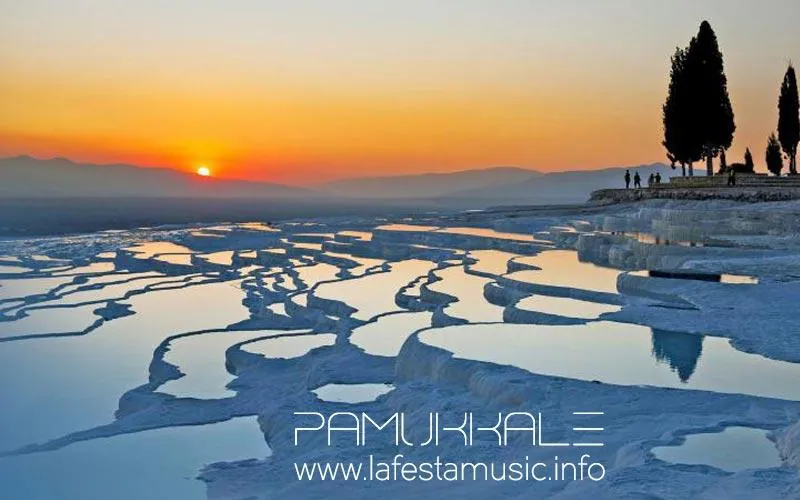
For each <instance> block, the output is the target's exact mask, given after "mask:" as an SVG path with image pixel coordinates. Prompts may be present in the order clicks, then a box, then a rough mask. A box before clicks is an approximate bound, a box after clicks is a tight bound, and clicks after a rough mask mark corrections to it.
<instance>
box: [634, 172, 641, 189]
mask: <svg viewBox="0 0 800 500" xmlns="http://www.w3.org/2000/svg"><path fill="white" fill-rule="evenodd" d="M633 187H635V188H640V189H641V187H642V178H641V176H639V172H636V173H635V174H633Z"/></svg>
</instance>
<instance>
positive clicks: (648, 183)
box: [647, 172, 656, 187]
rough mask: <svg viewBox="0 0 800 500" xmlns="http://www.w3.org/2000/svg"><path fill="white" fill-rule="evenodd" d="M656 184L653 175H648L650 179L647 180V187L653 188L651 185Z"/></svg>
mask: <svg viewBox="0 0 800 500" xmlns="http://www.w3.org/2000/svg"><path fill="white" fill-rule="evenodd" d="M654 182H656V178H655V176H654V175H653V173H652V172H651V173H650V177H648V178H647V187H653V183H654Z"/></svg>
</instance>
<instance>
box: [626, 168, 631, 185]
mask: <svg viewBox="0 0 800 500" xmlns="http://www.w3.org/2000/svg"><path fill="white" fill-rule="evenodd" d="M630 188H631V171H630V170H626V171H625V189H630Z"/></svg>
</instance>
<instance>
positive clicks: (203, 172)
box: [197, 165, 211, 177]
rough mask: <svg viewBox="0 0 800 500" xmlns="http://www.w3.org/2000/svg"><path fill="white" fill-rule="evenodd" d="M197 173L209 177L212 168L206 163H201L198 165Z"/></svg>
mask: <svg viewBox="0 0 800 500" xmlns="http://www.w3.org/2000/svg"><path fill="white" fill-rule="evenodd" d="M197 175H200V176H203V177H208V176H209V175H211V170H210V169H209V168H208V167H206V166H205V165H200V166H199V167H197Z"/></svg>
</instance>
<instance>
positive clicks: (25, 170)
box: [0, 156, 311, 198]
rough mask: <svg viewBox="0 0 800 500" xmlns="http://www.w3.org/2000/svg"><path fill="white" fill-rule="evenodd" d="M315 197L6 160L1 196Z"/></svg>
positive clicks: (1, 166)
mask: <svg viewBox="0 0 800 500" xmlns="http://www.w3.org/2000/svg"><path fill="white" fill-rule="evenodd" d="M310 193H311V192H310V191H307V190H303V189H299V188H293V187H289V186H283V185H280V184H270V183H263V182H247V181H233V180H224V179H215V178H213V177H200V176H198V175H194V174H190V173H184V172H179V171H177V170H170V169H166V168H141V167H136V166H133V165H123V164H115V165H92V164H82V163H75V162H73V161H70V160H67V159H64V158H54V159H51V160H39V159H36V158H31V157H30V156H18V157H14V158H3V159H0V196H4V197H19V198H25V197H30V198H38V197H77V198H81V197H106V198H113V197H152V198H187V197H191V198H206V197H212V198H247V197H250V198H252V197H280V198H287V197H296V196H307V195H309V194H310Z"/></svg>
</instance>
